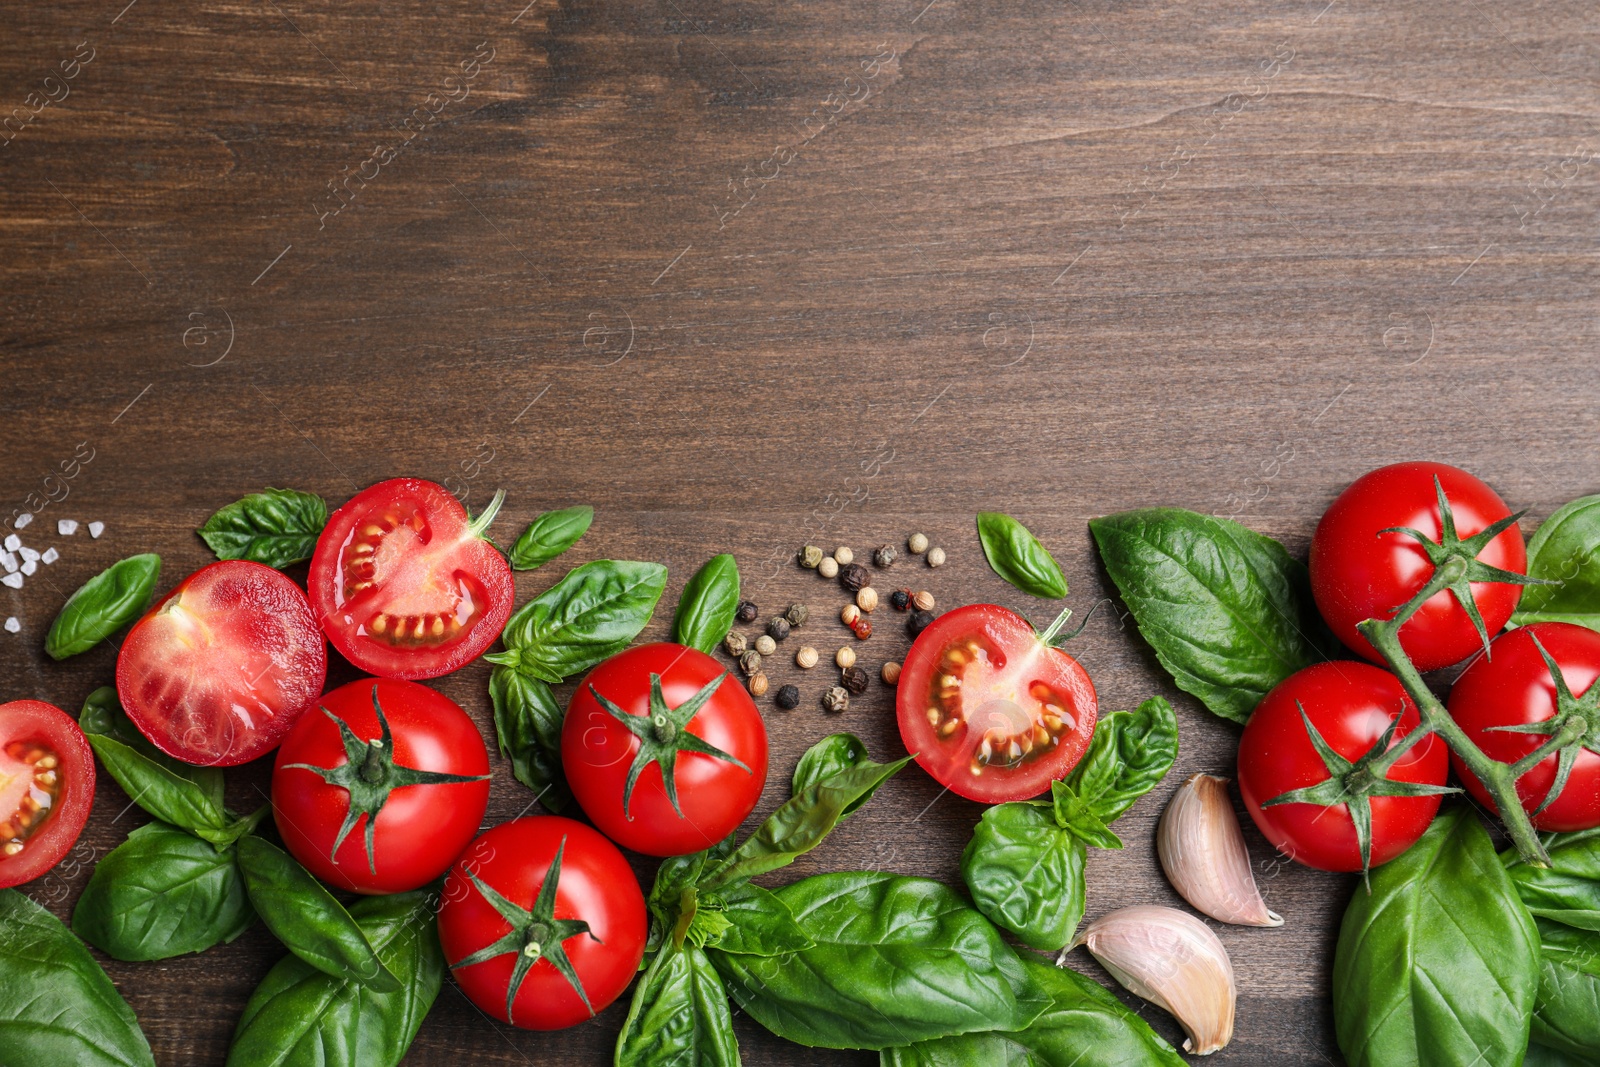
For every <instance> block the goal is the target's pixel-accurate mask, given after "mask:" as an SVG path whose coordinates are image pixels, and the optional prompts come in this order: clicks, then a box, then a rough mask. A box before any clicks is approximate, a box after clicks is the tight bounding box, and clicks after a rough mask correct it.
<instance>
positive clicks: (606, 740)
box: [561, 643, 767, 856]
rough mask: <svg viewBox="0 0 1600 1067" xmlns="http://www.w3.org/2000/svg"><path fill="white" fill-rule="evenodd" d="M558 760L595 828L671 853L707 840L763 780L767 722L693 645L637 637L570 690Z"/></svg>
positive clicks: (743, 808)
mask: <svg viewBox="0 0 1600 1067" xmlns="http://www.w3.org/2000/svg"><path fill="white" fill-rule="evenodd" d="M658 685H659V689H658V688H657V686H658ZM657 760H661V761H663V762H657ZM561 765H562V768H563V769H564V770H565V771H566V775H567V784H568V785H569V786H570V787H571V788H572V795H573V796H574V797H576V798H577V800H578V804H579V805H580V806H582V808H583V811H584V814H586V815H588V816H589V818H590V819H592V820H594V824H595V825H596V826H598V827H599V828H600V829H601V830H602V831H603V832H604V833H605V835H606V836H607V837H609V838H611V840H613V841H615V842H617V843H618V844H620V845H622V846H623V847H624V848H631V849H633V850H634V851H635V852H643V853H646V854H648V855H651V856H680V855H683V854H684V853H686V852H699V851H700V850H701V849H706V848H710V847H711V846H712V845H715V844H716V843H717V842H718V841H721V840H722V839H723V838H724V837H727V836H728V835H729V834H730V833H732V832H733V831H734V830H735V829H737V828H738V826H739V824H740V823H742V822H744V820H745V816H747V815H749V814H750V812H751V811H752V810H753V809H754V808H755V806H756V801H758V800H760V799H761V788H762V786H764V785H766V782H767V728H766V726H765V725H764V724H763V723H762V721H761V712H760V711H758V710H757V709H756V705H755V702H754V701H752V700H751V699H750V695H749V694H748V693H746V692H745V689H744V686H742V685H740V684H739V683H738V682H737V681H736V680H734V679H733V678H731V677H729V675H728V672H727V671H725V670H723V668H722V665H721V664H720V663H718V662H717V661H716V660H714V659H712V658H711V657H710V656H708V655H706V654H705V653H704V652H700V651H698V650H696V649H693V648H685V647H684V646H683V645H673V644H664V643H663V644H656V645H639V646H637V647H635V648H630V649H628V650H627V651H626V652H619V653H618V654H617V655H615V656H612V657H611V658H610V659H608V660H606V661H605V662H604V663H602V664H600V666H598V667H596V668H595V669H594V670H592V671H590V672H589V676H588V677H587V678H585V679H584V680H583V683H582V684H581V685H579V686H578V690H577V692H575V693H573V694H572V703H571V704H570V705H569V706H568V708H567V717H566V720H565V721H564V723H563V724H562V729H561ZM667 766H671V767H673V768H674V770H673V775H672V779H671V781H672V785H673V790H672V793H670V794H669V793H668V790H667V779H666V778H664V777H663V767H667ZM635 767H639V768H641V769H640V770H637V771H636V770H635ZM630 776H636V780H635V781H634V783H633V787H632V791H631V792H630V791H629V787H628V781H629V778H630Z"/></svg>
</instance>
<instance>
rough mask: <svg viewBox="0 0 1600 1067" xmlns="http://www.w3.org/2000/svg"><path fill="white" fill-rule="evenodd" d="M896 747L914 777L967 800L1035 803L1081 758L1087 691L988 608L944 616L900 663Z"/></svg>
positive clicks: (1000, 611)
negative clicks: (910, 761)
mask: <svg viewBox="0 0 1600 1067" xmlns="http://www.w3.org/2000/svg"><path fill="white" fill-rule="evenodd" d="M895 704H896V708H897V710H898V713H899V718H900V738H901V740H903V741H904V742H905V746H906V751H908V752H910V753H911V754H912V755H914V756H916V758H917V762H918V763H919V764H921V765H922V769H923V770H925V771H927V772H928V773H929V774H931V775H933V776H934V778H936V779H938V781H939V783H940V784H941V785H943V786H945V787H946V788H948V789H950V790H951V791H953V792H956V793H959V794H961V795H962V796H964V797H967V798H968V799H970V800H978V801H982V802H983V803H986V804H995V803H999V802H1001V801H1006V800H1022V799H1024V798H1027V797H1032V796H1037V795H1038V794H1040V793H1042V792H1044V791H1045V790H1046V789H1048V788H1050V783H1051V782H1052V781H1054V780H1055V779H1057V778H1064V777H1066V775H1067V774H1068V772H1070V771H1071V770H1072V768H1074V767H1076V766H1077V765H1078V760H1080V759H1082V758H1083V753H1084V750H1085V749H1087V748H1088V747H1089V739H1090V737H1092V736H1093V735H1094V724H1095V718H1096V715H1097V708H1098V704H1097V701H1096V699H1095V693H1094V683H1093V682H1091V681H1089V675H1088V674H1087V673H1086V672H1085V671H1084V669H1083V668H1082V667H1081V666H1079V665H1078V661H1077V660H1075V659H1073V658H1072V657H1071V656H1069V655H1067V654H1066V653H1065V652H1062V651H1061V650H1059V649H1056V648H1051V647H1050V646H1048V645H1045V644H1043V643H1042V642H1040V640H1039V638H1038V636H1037V635H1036V634H1035V633H1034V631H1033V627H1032V626H1030V625H1028V621H1027V620H1026V619H1024V618H1023V617H1022V616H1020V615H1017V614H1016V613H1015V612H1011V611H1007V610H1006V609H1005V608H1002V607H996V606H995V605H993V604H969V605H968V606H966V607H964V608H956V609H955V610H954V611H948V612H945V613H944V614H943V615H941V616H939V618H937V619H935V620H934V621H933V623H932V625H930V626H929V627H928V628H927V629H925V630H923V631H922V634H921V636H919V637H918V638H917V640H916V643H914V644H913V645H912V646H911V651H910V652H909V653H907V655H906V661H905V667H904V668H903V670H902V671H901V674H900V684H899V687H898V691H897V694H896V699H895Z"/></svg>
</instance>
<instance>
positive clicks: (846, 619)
mask: <svg viewBox="0 0 1600 1067" xmlns="http://www.w3.org/2000/svg"><path fill="white" fill-rule="evenodd" d="M859 618H861V608H860V606H858V605H856V604H846V605H845V606H844V607H842V608H840V609H839V621H840V622H842V623H844V624H845V625H846V626H854V625H855V624H856V620H857V619H859Z"/></svg>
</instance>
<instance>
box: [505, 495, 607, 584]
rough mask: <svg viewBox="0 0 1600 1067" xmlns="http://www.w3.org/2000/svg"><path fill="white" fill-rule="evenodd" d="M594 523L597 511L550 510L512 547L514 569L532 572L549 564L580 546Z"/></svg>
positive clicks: (582, 509)
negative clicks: (573, 547)
mask: <svg viewBox="0 0 1600 1067" xmlns="http://www.w3.org/2000/svg"><path fill="white" fill-rule="evenodd" d="M592 522H594V508H591V507H588V506H587V505H585V506H583V507H576V508H563V509H562V510H560V511H547V512H545V513H544V514H543V515H540V516H539V517H538V518H537V519H534V520H533V522H531V523H529V524H528V528H527V529H526V530H524V531H522V536H521V537H519V538H517V543H516V544H515V545H512V546H511V557H510V558H511V569H512V570H518V571H531V570H534V569H536V568H538V567H542V566H543V565H544V564H546V563H549V562H550V561H551V560H553V559H555V558H556V557H557V556H559V555H561V553H563V552H565V551H566V550H567V549H569V548H571V547H572V546H573V545H575V544H577V543H578V540H579V538H581V537H582V536H583V535H584V534H586V533H588V532H589V524H590V523H592Z"/></svg>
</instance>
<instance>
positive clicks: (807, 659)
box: [794, 645, 817, 671]
mask: <svg viewBox="0 0 1600 1067" xmlns="http://www.w3.org/2000/svg"><path fill="white" fill-rule="evenodd" d="M794 662H795V665H796V666H798V667H799V668H800V669H801V670H803V671H808V670H810V669H811V668H812V667H815V666H816V665H817V650H816V649H814V648H812V647H811V646H810V645H804V646H802V647H801V649H800V651H799V652H796V653H795V654H794Z"/></svg>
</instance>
